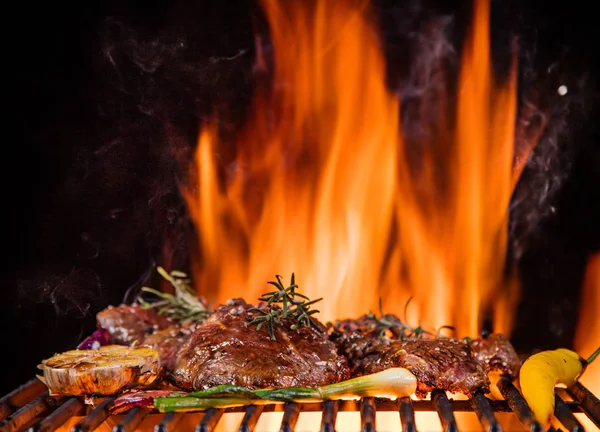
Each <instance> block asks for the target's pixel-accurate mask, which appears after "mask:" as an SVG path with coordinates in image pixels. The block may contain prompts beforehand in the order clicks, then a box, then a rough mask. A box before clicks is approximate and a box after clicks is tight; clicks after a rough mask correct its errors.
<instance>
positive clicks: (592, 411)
mask: <svg viewBox="0 0 600 432" xmlns="http://www.w3.org/2000/svg"><path fill="white" fill-rule="evenodd" d="M568 391H569V394H570V395H571V397H572V398H573V399H575V400H576V401H577V402H579V404H580V405H581V408H582V409H583V411H584V412H585V414H586V415H587V416H588V417H589V418H590V420H591V421H592V422H593V423H594V424H595V425H596V426H598V428H599V429H600V400H598V398H597V397H596V396H594V395H593V394H592V392H591V391H589V390H588V389H587V388H585V387H584V386H583V385H582V384H581V383H579V382H576V383H575V384H574V385H573V386H572V387H570V388H569V389H568Z"/></svg>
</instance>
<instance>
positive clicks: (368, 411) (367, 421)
mask: <svg viewBox="0 0 600 432" xmlns="http://www.w3.org/2000/svg"><path fill="white" fill-rule="evenodd" d="M360 430H361V432H375V430H376V428H375V400H374V399H373V398H371V397H369V398H364V399H363V400H362V402H361V405H360Z"/></svg>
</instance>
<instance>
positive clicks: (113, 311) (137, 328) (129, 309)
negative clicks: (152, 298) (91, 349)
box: [96, 304, 173, 345]
mask: <svg viewBox="0 0 600 432" xmlns="http://www.w3.org/2000/svg"><path fill="white" fill-rule="evenodd" d="M96 322H97V324H98V327H101V328H104V329H106V330H107V331H108V332H109V333H110V335H111V339H112V342H113V343H115V344H119V345H131V344H133V343H134V342H141V341H142V340H143V339H144V338H145V337H146V335H147V334H148V333H152V332H154V331H157V330H162V329H165V328H167V327H170V326H172V325H173V321H171V320H170V319H169V318H167V317H165V316H163V315H159V314H157V313H156V312H154V311H153V310H151V309H143V308H141V307H140V306H130V305H124V304H122V305H119V306H109V307H107V308H106V309H104V310H102V311H100V312H98V314H97V315H96Z"/></svg>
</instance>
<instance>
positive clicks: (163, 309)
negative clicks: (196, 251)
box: [137, 266, 210, 323]
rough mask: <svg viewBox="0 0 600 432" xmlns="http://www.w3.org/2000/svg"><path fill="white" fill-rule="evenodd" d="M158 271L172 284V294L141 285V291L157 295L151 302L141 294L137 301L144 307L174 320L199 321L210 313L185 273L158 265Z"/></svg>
mask: <svg viewBox="0 0 600 432" xmlns="http://www.w3.org/2000/svg"><path fill="white" fill-rule="evenodd" d="M156 270H157V271H158V273H159V274H160V275H161V276H162V277H163V278H164V279H166V280H167V281H169V282H170V283H171V285H173V288H174V294H170V293H164V292H161V291H158V290H156V289H154V288H149V287H143V288H142V292H146V293H150V294H153V295H155V296H156V297H158V299H157V300H154V301H152V302H150V301H147V300H145V299H144V298H143V297H142V296H141V295H140V296H138V298H137V302H138V303H139V304H140V305H141V306H142V308H144V309H154V310H156V312H157V313H158V314H161V315H166V316H168V317H170V318H173V319H174V320H176V321H178V322H180V323H184V322H191V321H195V322H201V321H204V319H205V318H206V317H207V316H208V315H209V314H210V311H209V310H208V307H207V306H206V305H205V304H204V303H203V302H202V300H200V299H199V298H198V296H197V295H196V292H195V291H194V289H193V288H192V286H191V281H190V279H188V276H187V274H185V273H183V272H181V271H178V270H173V271H172V272H171V273H167V271H166V270H165V269H164V268H162V267H160V266H158V267H157V268H156Z"/></svg>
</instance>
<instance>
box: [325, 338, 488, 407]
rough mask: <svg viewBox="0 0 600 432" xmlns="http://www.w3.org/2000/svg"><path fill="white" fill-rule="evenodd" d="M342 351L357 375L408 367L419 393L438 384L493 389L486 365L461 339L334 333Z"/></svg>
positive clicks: (461, 388)
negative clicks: (415, 380)
mask: <svg viewBox="0 0 600 432" xmlns="http://www.w3.org/2000/svg"><path fill="white" fill-rule="evenodd" d="M334 334H335V336H333V340H334V341H336V344H337V345H338V349H339V352H340V353H341V354H343V355H345V356H346V357H347V358H348V361H349V364H350V367H351V368H352V373H353V375H354V376H361V375H366V374H371V373H376V372H380V371H382V370H385V369H389V368H391V367H403V368H406V369H408V370H409V371H410V372H411V373H413V374H414V375H415V377H416V378H417V396H419V397H425V396H426V395H427V393H429V392H431V391H432V390H433V389H435V388H439V389H443V390H446V391H450V392H453V393H464V394H466V395H472V394H473V393H474V392H475V391H477V390H481V391H483V392H484V393H487V392H489V386H490V379H489V377H488V376H487V373H486V369H485V366H484V365H483V364H482V363H480V362H479V361H477V359H475V357H474V355H473V350H472V349H471V348H470V347H469V345H468V344H467V343H466V342H464V341H462V340H458V339H450V338H439V339H420V338H413V339H408V340H392V339H388V338H385V339H383V338H379V337H378V335H377V334H375V333H373V332H371V333H368V334H361V333H358V332H355V333H351V334H348V335H343V334H342V335H340V334H339V333H334Z"/></svg>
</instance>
